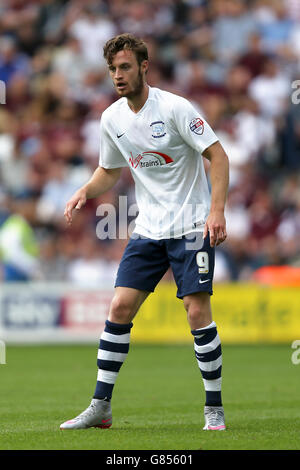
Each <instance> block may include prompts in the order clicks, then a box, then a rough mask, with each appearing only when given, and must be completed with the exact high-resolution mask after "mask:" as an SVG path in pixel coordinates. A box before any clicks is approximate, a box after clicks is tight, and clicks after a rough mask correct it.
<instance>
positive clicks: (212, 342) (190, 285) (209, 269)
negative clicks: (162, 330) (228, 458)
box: [171, 236, 225, 430]
mask: <svg viewBox="0 0 300 470" xmlns="http://www.w3.org/2000/svg"><path fill="white" fill-rule="evenodd" d="M186 243H187V240H185V239H183V240H182V241H180V240H178V241H176V244H175V245H174V243H173V242H172V244H173V246H171V250H172V251H171V255H172V262H171V266H172V269H173V273H174V277H175V280H176V283H177V286H178V292H177V296H178V297H179V298H182V299H183V302H184V306H185V309H186V311H187V319H188V322H189V325H190V327H191V333H192V335H193V338H194V351H195V355H196V359H197V362H198V366H199V369H200V372H201V374H202V379H203V384H204V388H205V395H206V401H205V407H204V416H205V422H206V424H205V428H204V429H218V430H223V429H225V423H224V411H223V406H222V398H221V385H222V376H221V372H222V349H221V341H220V337H219V334H218V331H217V326H216V323H215V322H214V321H213V320H212V311H211V302H210V297H211V295H212V280H213V272H214V248H211V247H210V244H209V236H207V237H206V239H205V240H204V242H201V245H200V246H199V247H197V246H195V248H191V247H192V246H193V245H187V244H186ZM189 243H191V240H190V241H189ZM176 245H177V246H176ZM187 246H188V247H189V249H186V248H187ZM182 250H184V251H182Z"/></svg>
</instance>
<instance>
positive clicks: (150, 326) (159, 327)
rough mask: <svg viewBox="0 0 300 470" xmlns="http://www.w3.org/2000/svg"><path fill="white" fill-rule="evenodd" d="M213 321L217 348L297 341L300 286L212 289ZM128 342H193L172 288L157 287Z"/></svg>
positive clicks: (219, 286) (238, 285)
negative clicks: (216, 331)
mask: <svg viewBox="0 0 300 470" xmlns="http://www.w3.org/2000/svg"><path fill="white" fill-rule="evenodd" d="M212 310H213V319H214V320H215V322H216V324H217V326H218V331H219V334H220V337H221V340H222V343H228V344H234V343H235V344H238V343H239V344H241V343H288V342H292V341H294V340H295V339H300V289H299V287H269V286H262V285H258V284H241V283H236V284H235V283H230V284H216V285H215V286H214V295H213V296H212ZM133 323H134V328H133V329H132V340H133V341H136V342H143V343H144V342H148V343H176V342H177V343H187V342H189V343H190V342H191V340H192V337H191V333H190V328H189V325H188V322H187V317H186V312H185V309H184V307H183V302H182V300H180V299H178V298H177V297H176V286H175V285H174V284H173V283H161V284H159V285H158V287H157V288H156V290H155V293H153V294H150V295H149V297H148V299H147V300H146V301H145V303H144V304H143V306H142V307H141V309H140V311H139V313H138V315H137V316H136V318H135V319H134V321H133Z"/></svg>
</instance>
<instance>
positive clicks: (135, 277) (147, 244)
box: [115, 233, 215, 299]
mask: <svg viewBox="0 0 300 470" xmlns="http://www.w3.org/2000/svg"><path fill="white" fill-rule="evenodd" d="M214 265H215V249H214V248H212V247H211V246H210V243H209V234H208V235H207V237H206V238H205V240H203V238H202V233H198V234H197V235H194V234H193V238H191V234H190V235H188V236H183V237H182V238H171V239H164V240H152V239H151V238H145V237H139V238H131V239H130V240H129V242H128V245H127V247H126V248H125V251H124V254H123V257H122V259H121V262H120V266H119V269H118V273H117V279H116V282H115V287H131V288H133V289H138V290H143V291H147V292H154V289H155V287H156V286H157V284H158V283H159V281H160V280H161V278H162V277H163V276H164V274H165V273H166V271H167V270H168V268H169V267H170V266H171V269H172V272H173V275H174V279H175V282H176V285H177V297H178V298H180V299H182V298H183V297H184V296H185V295H189V294H194V293H196V292H209V294H210V295H212V293H213V289H212V281H213V274H214Z"/></svg>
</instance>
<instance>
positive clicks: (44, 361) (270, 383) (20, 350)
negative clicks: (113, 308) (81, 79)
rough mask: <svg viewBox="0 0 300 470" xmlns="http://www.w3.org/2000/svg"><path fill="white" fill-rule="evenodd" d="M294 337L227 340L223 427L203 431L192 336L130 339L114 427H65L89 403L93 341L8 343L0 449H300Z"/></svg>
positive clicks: (2, 371) (0, 369) (0, 381)
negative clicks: (164, 341) (284, 341)
mask: <svg viewBox="0 0 300 470" xmlns="http://www.w3.org/2000/svg"><path fill="white" fill-rule="evenodd" d="M291 354H292V349H291V346H290V345H280V346H262V345H259V346H228V345H224V346H223V402H224V408H225V417H226V424H227V430H226V431H225V432H212V431H202V427H203V424H204V420H203V404H204V392H203V386H202V379H201V375H200V371H199V370H198V366H197V363H196V360H195V358H194V354H193V348H192V345H191V346H190V347H189V346H146V345H137V344H132V345H131V348H130V353H129V356H128V358H127V361H126V362H125V364H124V365H123V367H122V369H121V372H120V375H119V377H118V380H117V384H116V386H115V392H114V396H113V400H112V408H113V425H112V427H111V428H110V429H103V430H102V429H88V430H80V431H60V430H59V425H60V423H61V422H63V421H65V420H67V419H70V418H72V417H74V416H75V415H77V414H78V413H79V412H81V411H82V410H83V409H84V408H86V407H87V406H88V405H89V402H90V399H91V397H92V394H93V391H94V387H95V380H96V374H97V366H96V355H97V345H95V346H94V347H92V346H30V347H29V346H28V347H21V346H20V347H17V346H8V347H7V351H6V362H7V363H6V365H0V390H1V397H0V410H1V418H0V423H1V425H0V449H2V450H3V449H5V450H8V449H34V450H37V449H41V450H44V449H49V450H50V449H51V450H53V449H65V450H69V449H70V450H71V449H81V450H85V449H95V450H96V449H99V450H100V449H105V450H125V449H128V450H129V449H130V450H132V449H135V450H141V449H144V450H158V449H159V450H171V449H176V450H198V449H207V450H208V449H209V450H214V449H224V450H227V449H231V450H235V449H249V450H252V449H267V450H274V449H277V450H280V449H300V365H293V364H292V362H291Z"/></svg>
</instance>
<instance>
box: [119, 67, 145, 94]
mask: <svg viewBox="0 0 300 470" xmlns="http://www.w3.org/2000/svg"><path fill="white" fill-rule="evenodd" d="M143 88H144V80H143V75H142V72H141V70H140V69H139V72H138V76H137V78H136V80H135V81H134V83H133V85H132V89H131V91H129V92H128V93H126V94H125V93H124V94H123V93H119V92H118V94H119V95H120V96H122V97H125V98H127V99H129V100H131V99H133V98H136V97H137V96H140V95H141V93H142V91H143ZM117 91H118V90H117Z"/></svg>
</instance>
